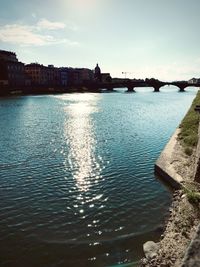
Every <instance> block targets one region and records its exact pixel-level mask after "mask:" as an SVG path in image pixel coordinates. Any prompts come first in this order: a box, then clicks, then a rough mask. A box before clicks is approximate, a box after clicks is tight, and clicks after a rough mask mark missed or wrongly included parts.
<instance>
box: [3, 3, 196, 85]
mask: <svg viewBox="0 0 200 267" xmlns="http://www.w3.org/2000/svg"><path fill="white" fill-rule="evenodd" d="M0 7H1V8H0V49H3V50H9V51H13V52H16V53H17V56H18V59H19V60H20V61H22V62H24V63H31V62H39V63H41V64H44V65H48V64H54V65H55V66H58V67H61V66H70V67H86V68H90V69H93V68H94V67H95V65H96V63H97V62H98V63H99V65H100V67H101V69H102V71H103V72H110V73H111V76H112V77H124V75H123V74H122V72H129V74H127V77H129V78H146V77H147V78H151V77H154V78H157V79H160V80H188V79H190V78H192V77H196V78H200V49H199V43H200V35H199V25H200V16H199V10H200V1H199V0H167V1H166V0H123V1H122V0H57V1H54V0H45V1H41V0H33V1H27V0H18V1H16V0H15V1H14V0H6V1H1V3H0Z"/></svg>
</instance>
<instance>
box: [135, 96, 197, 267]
mask: <svg viewBox="0 0 200 267" xmlns="http://www.w3.org/2000/svg"><path fill="white" fill-rule="evenodd" d="M197 103H200V93H198V94H197V96H196V98H195V99H194V101H193V104H192V106H191V108H190V110H189V111H188V113H187V115H186V116H185V118H184V119H183V121H182V123H181V125H180V128H178V129H177V130H176V131H175V133H174V135H173V136H172V138H171V139H170V141H169V142H168V144H167V145H166V147H165V149H164V150H163V152H162V153H161V155H160V157H159V159H158V160H157V162H156V165H155V171H156V172H157V173H158V174H159V175H160V176H161V177H162V178H163V179H164V181H166V182H167V183H169V184H170V185H171V186H172V188H173V191H174V193H173V201H172V205H171V207H170V209H169V217H168V220H167V222H166V227H165V231H164V233H163V235H162V236H161V240H160V242H159V243H158V246H157V249H156V251H154V256H152V257H147V258H144V259H142V260H141V265H140V266H148V267H157V266H163V267H164V266H167V267H171V266H173V267H180V266H182V263H183V258H184V255H185V253H186V250H187V248H188V246H189V244H190V242H191V240H192V239H193V238H194V236H195V234H196V231H197V228H198V224H199V220H200V209H199V193H196V192H199V185H198V183H195V182H194V177H195V176H196V170H197V169H198V168H197V164H198V160H199V155H200V154H199V148H198V149H197V147H199V146H197V141H198V125H199V116H198V114H196V113H194V106H195V105H196V104H197Z"/></svg>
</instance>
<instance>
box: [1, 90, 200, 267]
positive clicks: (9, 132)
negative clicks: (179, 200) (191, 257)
mask: <svg viewBox="0 0 200 267" xmlns="http://www.w3.org/2000/svg"><path fill="white" fill-rule="evenodd" d="M137 91H138V92H137V93H125V91H124V90H120V89H119V90H116V91H115V92H113V93H102V94H98V93H84V94H81V93H74V94H63V95H44V96H23V97H10V98H1V99H0V129H1V134H0V155H1V157H0V249H1V253H0V263H1V264H0V266H9V267H18V266H19V267H23V266H29V267H31V266H33V267H40V266H42V267H43V266H47V267H51V266H52V267H53V266H56V267H57V266H58V267H61V266H67V267H68V266H69V267H71V266H79V267H80V266H114V265H119V264H122V263H130V262H135V261H137V260H138V259H139V258H140V257H141V256H142V244H143V242H145V241H147V240H149V239H151V240H152V239H153V240H156V239H157V238H158V236H159V231H158V229H159V228H160V226H161V225H162V224H163V221H164V216H165V214H166V211H167V209H168V207H169V205H170V193H169V192H168V191H167V189H166V188H165V187H164V186H163V185H162V184H161V183H160V182H159V181H157V180H156V179H155V177H154V162H155V160H156V159H157V157H158V156H159V154H160V152H161V151H162V149H163V147H164V145H165V144H166V143H167V141H168V139H169V138H170V135H171V134H172V133H173V132H174V130H175V128H176V127H177V126H178V124H179V123H180V121H181V119H182V118H183V116H184V114H185V113H186V111H187V109H188V108H189V106H190V104H191V102H192V100H193V98H194V96H195V94H196V90H195V89H187V91H186V92H185V93H179V92H178V90H177V88H172V87H166V88H163V89H162V90H161V92H160V93H153V92H152V89H148V88H143V89H142V88H140V89H138V90H137Z"/></svg>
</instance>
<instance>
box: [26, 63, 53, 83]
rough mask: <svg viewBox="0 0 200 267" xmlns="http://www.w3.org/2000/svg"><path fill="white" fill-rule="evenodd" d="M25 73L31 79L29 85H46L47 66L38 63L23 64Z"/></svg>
mask: <svg viewBox="0 0 200 267" xmlns="http://www.w3.org/2000/svg"><path fill="white" fill-rule="evenodd" d="M25 73H26V75H27V76H28V77H29V78H30V80H31V85H40V86H44V85H47V81H48V72H47V67H45V66H44V65H42V64H39V63H31V64H27V65H25Z"/></svg>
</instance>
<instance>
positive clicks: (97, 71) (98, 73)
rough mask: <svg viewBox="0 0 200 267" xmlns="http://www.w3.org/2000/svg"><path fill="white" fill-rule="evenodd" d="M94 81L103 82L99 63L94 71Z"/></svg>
mask: <svg viewBox="0 0 200 267" xmlns="http://www.w3.org/2000/svg"><path fill="white" fill-rule="evenodd" d="M94 79H95V81H98V82H100V81H101V69H100V68H99V65H98V63H97V65H96V67H95V69H94Z"/></svg>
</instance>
